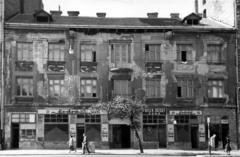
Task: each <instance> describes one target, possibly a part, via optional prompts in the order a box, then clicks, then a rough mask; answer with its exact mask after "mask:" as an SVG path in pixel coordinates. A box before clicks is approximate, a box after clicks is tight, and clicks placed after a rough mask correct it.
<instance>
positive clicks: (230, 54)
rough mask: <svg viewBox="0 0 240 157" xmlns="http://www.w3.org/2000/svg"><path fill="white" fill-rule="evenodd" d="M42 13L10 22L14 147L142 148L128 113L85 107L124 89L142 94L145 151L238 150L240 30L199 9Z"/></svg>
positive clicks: (9, 133) (8, 132)
mask: <svg viewBox="0 0 240 157" xmlns="http://www.w3.org/2000/svg"><path fill="white" fill-rule="evenodd" d="M68 14H69V16H61V11H52V12H51V14H49V13H47V12H45V11H44V10H40V11H38V12H36V13H34V14H33V15H18V16H16V17H14V18H12V19H10V20H9V21H8V22H6V36H5V55H6V65H5V68H6V69H5V71H6V75H5V80H6V81H5V85H6V88H5V93H6V102H5V105H4V106H5V115H4V132H5V144H6V148H19V149H44V148H45V149H53V148H54V149H62V148H67V145H66V141H67V140H68V138H69V135H73V136H74V137H75V142H76V143H75V144H76V146H77V147H79V148H80V147H81V142H82V134H83V133H84V132H86V133H87V135H88V137H89V141H91V142H94V143H95V145H96V148H102V149H111V148H138V144H137V140H136V137H135V134H134V132H133V131H132V130H131V128H130V125H129V124H130V123H129V121H128V120H121V119H113V120H108V118H107V115H105V114H83V110H84V109H86V108H88V107H89V106H91V105H92V104H95V103H98V102H100V101H101V102H108V101H111V100H112V98H113V97H114V96H116V95H123V96H130V95H135V97H136V98H140V99H142V100H143V101H144V102H145V103H146V104H147V106H148V108H147V109H146V110H145V111H144V112H143V113H142V114H141V116H140V117H139V120H140V122H141V128H140V129H139V134H140V136H141V139H142V142H143V148H145V149H147V148H169V149H206V148H207V142H208V124H207V117H210V119H211V125H210V127H209V129H210V130H211V131H210V134H211V135H212V134H216V135H217V137H218V141H219V147H220V148H223V146H224V140H223V139H224V138H225V137H226V136H227V135H230V137H231V139H232V147H233V149H236V147H237V141H236V138H237V132H236V110H235V109H236V100H235V97H236V92H235V90H233V88H234V87H235V85H236V71H235V62H234V60H235V45H236V44H235V38H236V34H235V29H234V28H232V27H227V26H225V25H221V24H219V23H217V22H214V21H213V20H209V19H206V18H202V17H201V15H198V14H195V13H192V14H189V15H188V16H187V17H185V18H183V19H180V18H179V14H176V13H173V14H171V18H159V17H158V14H157V13H148V18H107V17H105V16H106V14H105V13H97V16H98V17H81V16H79V12H78V11H69V12H68Z"/></svg>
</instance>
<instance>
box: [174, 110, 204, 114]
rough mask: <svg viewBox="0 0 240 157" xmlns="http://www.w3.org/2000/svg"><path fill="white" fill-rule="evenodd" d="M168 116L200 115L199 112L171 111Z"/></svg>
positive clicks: (200, 112)
mask: <svg viewBox="0 0 240 157" xmlns="http://www.w3.org/2000/svg"><path fill="white" fill-rule="evenodd" d="M169 115H202V111H201V110H171V111H169Z"/></svg>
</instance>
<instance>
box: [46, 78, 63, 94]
mask: <svg viewBox="0 0 240 157" xmlns="http://www.w3.org/2000/svg"><path fill="white" fill-rule="evenodd" d="M49 87H50V95H51V96H61V95H62V94H63V92H64V80H62V79H59V80H57V79H52V80H51V79H50V80H49Z"/></svg>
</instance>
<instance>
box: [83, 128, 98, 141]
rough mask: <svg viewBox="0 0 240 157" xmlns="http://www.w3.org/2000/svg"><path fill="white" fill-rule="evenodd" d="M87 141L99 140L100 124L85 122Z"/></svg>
mask: <svg viewBox="0 0 240 157" xmlns="http://www.w3.org/2000/svg"><path fill="white" fill-rule="evenodd" d="M86 133H87V137H88V141H101V124H86Z"/></svg>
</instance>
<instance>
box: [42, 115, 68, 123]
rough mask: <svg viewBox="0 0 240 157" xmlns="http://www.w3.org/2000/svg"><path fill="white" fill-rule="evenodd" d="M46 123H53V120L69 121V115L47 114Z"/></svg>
mask: <svg viewBox="0 0 240 157" xmlns="http://www.w3.org/2000/svg"><path fill="white" fill-rule="evenodd" d="M44 122H45V123H51V122H66V123H67V122H68V115H67V114H66V115H65V114H46V115H45V119H44Z"/></svg>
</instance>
